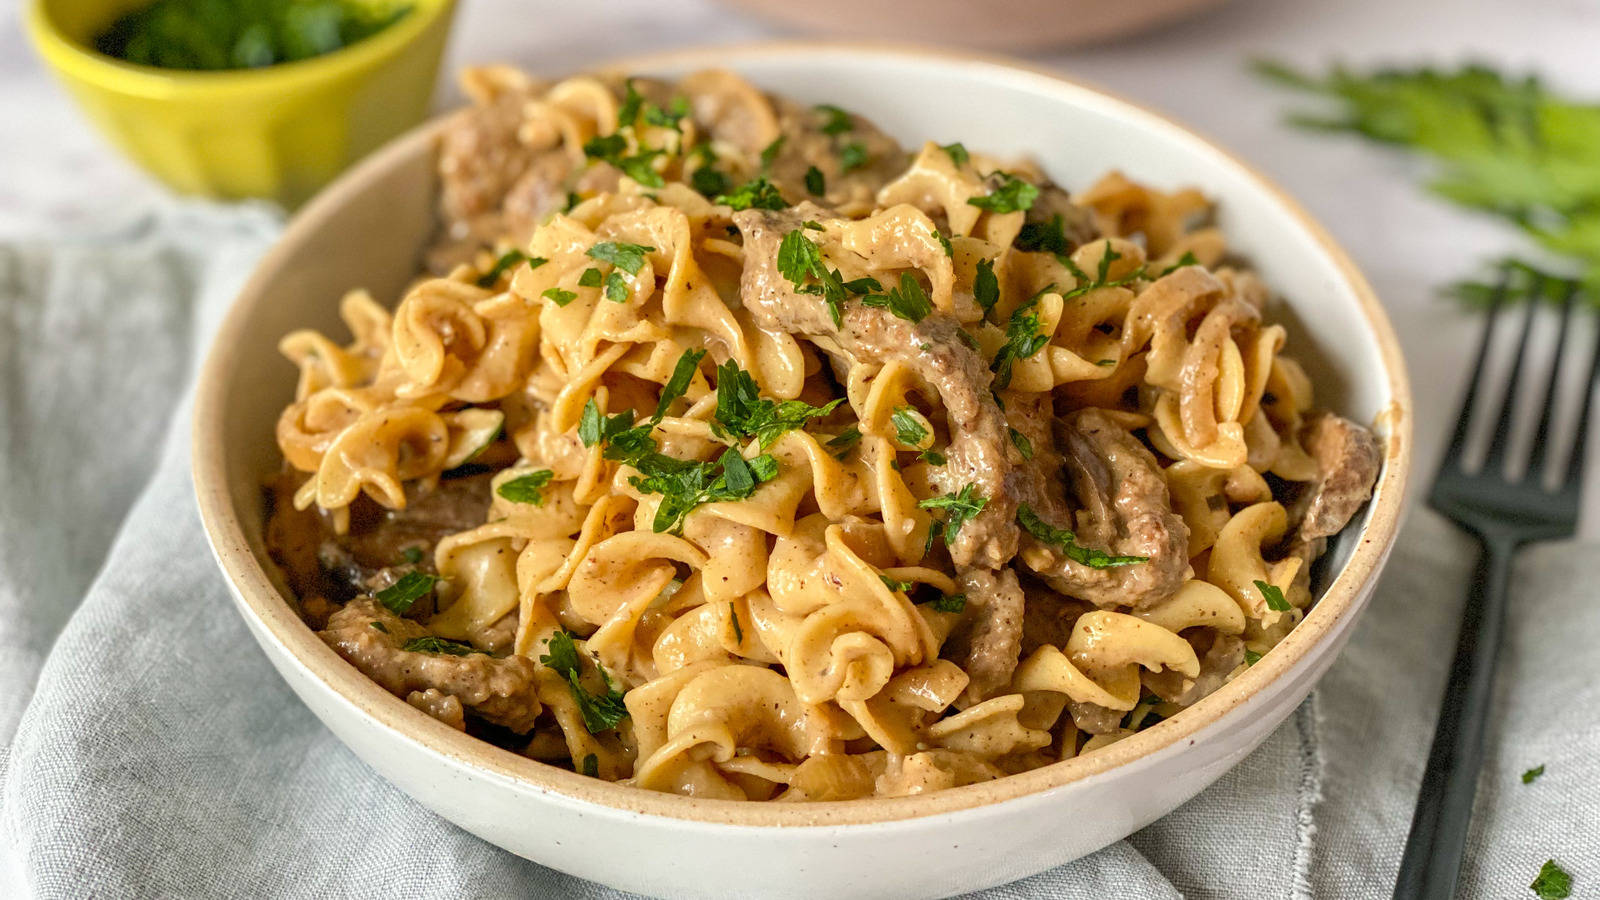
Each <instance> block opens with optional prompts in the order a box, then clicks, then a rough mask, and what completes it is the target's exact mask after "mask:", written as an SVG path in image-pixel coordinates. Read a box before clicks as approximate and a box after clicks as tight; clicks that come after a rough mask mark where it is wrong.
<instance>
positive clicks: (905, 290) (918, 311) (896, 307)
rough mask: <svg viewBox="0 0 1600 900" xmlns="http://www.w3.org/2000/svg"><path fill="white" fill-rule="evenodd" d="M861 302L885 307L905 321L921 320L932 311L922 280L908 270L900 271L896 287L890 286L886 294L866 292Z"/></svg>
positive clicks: (931, 303)
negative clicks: (898, 283)
mask: <svg viewBox="0 0 1600 900" xmlns="http://www.w3.org/2000/svg"><path fill="white" fill-rule="evenodd" d="M873 284H874V285H876V284H877V282H876V281H874V282H873ZM861 303H862V305H863V306H874V307H878V308H880V309H887V310H889V312H891V313H894V315H895V316H897V317H899V318H901V319H905V320H906V321H907V322H921V321H922V320H923V319H926V318H927V317H928V314H929V313H931V312H933V301H932V300H930V299H929V298H928V292H927V291H925V290H923V288H922V282H920V281H918V280H917V279H916V278H915V277H914V276H913V275H912V274H911V273H910V272H901V273H900V286H899V287H898V288H891V289H890V290H889V292H888V293H887V294H868V295H866V296H865V297H862V298H861Z"/></svg>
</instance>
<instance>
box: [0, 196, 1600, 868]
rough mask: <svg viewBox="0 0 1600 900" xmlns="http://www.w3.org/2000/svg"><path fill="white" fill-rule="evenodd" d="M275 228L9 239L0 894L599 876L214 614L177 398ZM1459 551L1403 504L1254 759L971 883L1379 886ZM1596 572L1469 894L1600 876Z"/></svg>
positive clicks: (1560, 589) (1453, 603)
mask: <svg viewBox="0 0 1600 900" xmlns="http://www.w3.org/2000/svg"><path fill="white" fill-rule="evenodd" d="M275 228H276V223H275V221H274V219H273V218H272V217H271V216H270V215H269V214H266V213H263V212H261V211H258V210H251V209H243V210H241V209H224V208H213V207H192V206H190V207H175V208H172V209H168V210H164V211H162V212H160V213H159V214H157V215H154V216H152V217H149V218H147V219H146V220H144V221H143V222H141V223H140V224H139V225H138V226H137V227H135V228H132V229H128V230H125V231H123V232H121V233H118V234H114V235H109V236H106V237H104V238H102V239H99V240H96V241H89V242H81V241H80V242H77V243H72V244H65V243H55V244H53V245H46V244H39V245H35V246H4V245H0V428H3V429H4V432H3V438H4V446H5V453H4V456H3V457H0V678H3V679H4V682H3V683H4V684H5V685H6V686H7V688H9V690H7V691H6V692H4V693H3V694H0V887H4V886H7V885H13V886H16V887H20V888H21V890H19V891H15V892H7V891H3V890H0V894H7V895H15V894H16V893H20V894H23V895H25V896H26V895H27V894H29V893H31V894H33V895H36V896H40V897H66V896H71V897H80V896H94V897H125V896H126V897H145V896H185V897H277V896H373V897H395V896H403V897H462V896H470V897H502V896H525V897H554V896H560V897H615V896H619V895H618V894H617V893H616V892H614V891H610V890H608V889H605V888H602V887H599V886H597V885H592V884H589V883H586V882H582V881H579V880H577V879H573V878H570V877H567V876H565V875H561V874H559V873H557V872H554V871H551V870H549V869H545V868H542V867H540V866H537V865H534V864H532V863H529V862H526V861H524V860H521V859H519V858H517V857H514V856H512V855H511V854H508V853H505V852H503V851H500V850H498V849H496V848H494V847H492V846H491V845H489V844H486V843H484V842H482V841H480V840H478V839H477V838H474V837H472V836H470V835H468V834H467V833H465V832H463V831H461V830H460V829H457V828H455V827H454V826H452V825H450V824H449V823H447V822H445V821H443V820H442V819H439V818H437V817H435V816H434V815H432V814H431V813H429V812H428V811H426V810H425V809H423V808H422V807H421V806H419V805H418V804H416V803H414V802H413V801H411V800H410V799H409V798H407V797H406V796H405V795H403V794H401V793H400V792H399V791H397V790H395V789H394V788H392V787H390V786H389V785H388V784H386V783H385V782H383V781H382V780H380V779H379V778H377V777H376V776H375V775H374V774H372V773H371V772H370V771H369V770H367V769H366V767H365V766H363V765H362V764H361V763H360V762H358V761H357V760H356V759H355V758H354V757H353V756H352V755H351V754H350V753H349V752H348V751H346V750H345V749H344V748H343V746H342V745H340V744H339V743H338V741H336V740H335V739H334V738H333V736H332V735H331V734H329V733H328V732H327V731H326V730H325V729H324V728H323V727H322V726H321V725H320V724H319V723H318V722H317V721H316V719H315V718H313V717H312V716H311V714H310V713H309V712H307V711H306V710H304V709H303V708H302V707H301V706H300V705H299V703H298V701H296V699H295V698H294V696H293V695H292V694H291V693H290V692H289V690H288V689H287V688H286V687H285V686H284V685H283V684H282V682H281V681H280V680H279V679H278V677H277V676H276V674H275V673H274V672H273V671H272V670H271V667H270V665H269V664H268V663H267V661H266V659H265V657H263V656H262V655H261V653H260V652H259V651H258V650H257V649H256V647H255V646H254V643H253V642H252V641H251V639H250V638H249V636H248V634H247V633H246V631H245V628H244V626H243V623H242V622H241V620H240V619H239V616H238V615H237V614H236V613H235V612H234V610H233V609H232V605H231V603H230V602H229V600H228V598H227V590H226V587H225V585H224V583H223V580H222V577H221V575H220V574H219V573H218V571H217V570H216V567H215V565H214V564H213V562H212V560H211V556H210V553H209V552H208V551H207V549H206V546H205V542H204V538H203V536H202V533H201V529H200V524H199V520H198V516H197V514H196V512H195V510H194V503H193V498H192V488H191V485H190V480H189V452H188V402H187V400H186V399H184V398H186V397H187V396H188V391H187V388H186V382H187V380H188V379H189V377H190V372H191V371H192V363H193V360H194V358H195V357H196V355H197V354H198V353H199V352H200V350H201V349H202V348H203V347H204V343H205V342H204V340H203V336H204V335H206V334H209V332H210V329H211V326H212V324H213V323H214V322H215V321H216V320H217V318H218V316H219V314H220V313H221V311H222V310H223V309H225V307H226V305H227V303H228V301H229V299H230V298H231V296H232V294H233V292H234V291H235V290H236V288H237V286H238V284H239V283H240V282H241V281H242V280H243V278H244V276H245V275H246V274H247V272H248V268H249V263H250V261H252V260H253V259H254V257H255V256H256V255H257V254H258V253H259V252H260V250H261V249H262V248H263V247H264V245H265V244H266V243H267V241H268V240H269V239H270V237H271V235H272V234H273V233H274V231H275ZM275 337H276V336H272V335H266V336H262V339H263V340H267V339H274V338H275ZM163 432H164V433H165V441H164V443H163V442H162V440H161V435H162V434H163ZM141 486H142V490H141ZM135 498H136V499H135ZM1470 559H1471V557H1470V545H1469V544H1468V542H1466V541H1465V540H1464V539H1462V538H1461V537H1459V536H1458V535H1456V534H1454V533H1453V531H1452V530H1451V529H1450V528H1449V526H1447V525H1445V524H1444V523H1442V522H1440V521H1439V520H1438V519H1437V518H1435V517H1433V516H1432V515H1431V514H1430V513H1426V512H1420V511H1419V512H1417V513H1415V514H1414V515H1413V518H1412V521H1411V523H1410V524H1409V525H1408V526H1407V528H1406V530H1405V532H1404V533H1403V535H1402V537H1401V543H1400V546H1399V547H1398V549H1397V550H1396V552H1395V556H1394V559H1393V561H1392V562H1391V563H1390V565H1389V569H1388V572H1387V574H1386V576H1385V578H1384V581H1383V583H1382V585H1381V586H1380V589H1379V592H1378V596H1377V597H1376V598H1375V599H1374V601H1373V604H1372V607H1371V609H1370V610H1369V611H1368V613H1367V615H1366V617H1365V618H1364V620H1363V621H1362V622H1361V624H1360V626H1359V629H1358V631H1357V633H1356V635H1355V636H1354V638H1353V640H1352V641H1351V643H1350V646H1349V647H1348V649H1346V651H1345V652H1344V654H1343V656H1342V658H1341V659H1340V661H1339V662H1338V663H1337V664H1336V665H1335V666H1334V668H1333V670H1332V671H1331V672H1330V673H1329V675H1328V676H1327V678H1326V679H1325V680H1324V681H1323V682H1322V685H1321V687H1319V689H1318V690H1317V692H1316V693H1315V694H1314V695H1313V697H1312V698H1311V699H1310V700H1308V701H1307V702H1306V703H1305V704H1304V705H1302V707H1301V708H1300V709H1299V710H1298V711H1297V712H1296V713H1295V715H1294V716H1293V717H1292V718H1291V719H1290V720H1289V721H1288V722H1286V723H1285V724H1284V726H1283V727H1282V728H1280V729H1279V730H1278V731H1277V732H1276V733H1274V734H1273V735H1272V737H1271V738H1270V739H1269V740H1268V741H1267V743H1266V744H1265V745H1263V746H1262V748H1261V749H1260V750H1259V751H1257V752H1256V753H1255V754H1253V755H1252V756H1250V757H1249V758H1248V759H1247V760H1246V761H1245V762H1244V763H1243V764H1242V765H1241V766H1239V767H1238V768H1237V769H1235V770H1234V771H1232V772H1230V773H1229V774H1228V775H1227V776H1225V777H1224V778H1223V779H1222V780H1221V781H1220V782H1218V783H1217V784H1216V785H1215V786H1214V787H1212V788H1211V789H1209V790H1207V791H1206V792H1205V793H1204V794H1202V795H1201V796H1200V797H1198V798H1196V799H1195V800H1194V801H1193V802H1191V803H1189V804H1187V805H1186V806H1184V807H1183V808H1181V809H1179V810H1178V811H1176V812H1175V813H1173V814H1172V815H1170V816H1168V817H1167V818H1165V819H1163V820H1162V821H1160V822H1158V823H1156V824H1155V825H1153V826H1151V827H1150V828H1147V829H1145V830H1144V831H1142V832H1140V833H1138V834H1136V835H1134V836H1133V837H1131V838H1129V839H1128V840H1127V841H1124V842H1121V843H1119V844H1116V845H1114V846H1112V847H1109V848H1107V849H1106V850H1103V851H1101V852H1100V853H1097V854H1095V855H1093V856H1091V857H1089V858H1087V859H1084V860H1080V861H1078V862H1076V863H1073V864H1071V865H1067V866H1063V867H1061V868H1059V869H1056V870H1054V871H1051V872H1047V873H1045V874H1042V875H1038V876H1035V877H1033V878H1030V879H1026V880H1024V881H1021V882H1017V883H1015V884H1012V885H1008V886H1005V887H1002V888H996V889H994V890H992V891H988V892H985V893H984V894H982V895H981V896H984V897H992V898H1020V897H1053V898H1078V897H1082V898H1101V897H1105V896H1111V895H1115V896H1119V897H1134V898H1172V897H1179V896H1188V897H1258V898H1275V897H1297V898H1298V897H1337V898H1342V897H1354V898H1364V897H1377V896H1387V894H1388V891H1389V888H1388V886H1389V885H1390V884H1391V883H1392V880H1393V877H1394V871H1395V867H1396V865H1397V861H1398V858H1399V852H1400V848H1401V846H1402V845H1403V843H1404V838H1405V830H1406V827H1407V824H1408V822H1409V818H1410V809H1411V804H1412V802H1413V796H1414V791H1415V790H1416V786H1417V783H1418V781H1419V780H1420V776H1421V768H1422V762H1423V759H1424V757H1425V755H1426V748H1427V742H1428V739H1429V736H1430V735H1431V732H1432V722H1433V717H1434V714H1435V708H1436V704H1437V697H1438V694H1439V691H1440V690H1441V688H1442V685H1443V681H1444V673H1445V670H1446V668H1447V666H1448V661H1449V657H1450V653H1451V649H1452V643H1453V639H1454V627H1455V626H1454V623H1455V621H1456V619H1457V616H1458V614H1459V609H1460V604H1461V600H1462V596H1463V589H1464V586H1465V584H1466V579H1467V573H1468V572H1469V571H1470V569H1471V563H1470ZM97 573H98V574H97ZM1597 575H1600V559H1597V557H1596V555H1595V552H1594V548H1593V547H1586V546H1581V545H1575V544H1566V545H1551V546H1547V547H1541V548H1538V549H1535V550H1532V551H1530V552H1528V553H1526V554H1525V555H1524V556H1523V558H1522V559H1521V561H1520V565H1519V567H1518V571H1517V578H1516V591H1517V597H1516V601H1515V602H1516V607H1515V612H1514V614H1513V617H1512V622H1511V628H1510V632H1509V639H1508V643H1507V646H1506V648H1505V652H1504V654H1503V657H1502V668H1501V680H1500V696H1499V697H1498V699H1497V703H1498V712H1497V716H1498V726H1497V728H1496V731H1495V734H1494V745H1493V747H1492V748H1491V751H1490V755H1489V761H1488V765H1487V767H1486V769H1485V773H1484V778H1483V784H1482V789H1481V791H1480V803H1479V810H1478V816H1477V828H1476V831H1475V833H1474V836H1473V846H1472V848H1471V850H1470V852H1469V854H1468V863H1467V870H1466V873H1465V876H1464V878H1465V881H1464V890H1463V895H1464V896H1470V897H1480V896H1483V897H1490V896H1492V897H1517V896H1531V894H1530V893H1529V892H1528V890H1527V885H1528V883H1529V882H1530V881H1531V880H1532V879H1533V877H1534V875H1535V873H1536V872H1537V871H1538V869H1539V866H1540V865H1541V864H1542V863H1543V862H1544V860H1545V859H1547V858H1550V857H1555V858H1556V859H1557V860H1558V861H1560V863H1561V864H1562V865H1563V866H1565V867H1566V868H1567V869H1568V870H1569V871H1571V872H1573V873H1574V875H1575V882H1574V896H1579V897H1583V896H1596V895H1597V894H1600V836H1597V826H1596V822H1597V820H1600V725H1597V724H1596V722H1595V719H1594V717H1593V715H1592V714H1591V713H1590V712H1589V711H1590V710H1592V709H1593V708H1594V707H1595V706H1596V704H1597V703H1600V687H1597V684H1600V652H1597V651H1596V650H1595V638H1596V636H1600V603H1597V602H1596V598H1595V596H1594V593H1595V592H1594V591H1593V589H1592V588H1591V584H1593V583H1594V582H1593V579H1595V578H1596V576H1597ZM91 579H92V581H91ZM1539 764H1544V765H1545V766H1546V770H1545V774H1544V776H1543V777H1542V778H1540V779H1539V780H1538V781H1536V782H1535V783H1533V784H1529V785H1524V784H1522V783H1521V781H1520V778H1519V775H1520V773H1521V772H1522V771H1524V770H1525V769H1528V768H1530V767H1533V766H1535V765H1539Z"/></svg>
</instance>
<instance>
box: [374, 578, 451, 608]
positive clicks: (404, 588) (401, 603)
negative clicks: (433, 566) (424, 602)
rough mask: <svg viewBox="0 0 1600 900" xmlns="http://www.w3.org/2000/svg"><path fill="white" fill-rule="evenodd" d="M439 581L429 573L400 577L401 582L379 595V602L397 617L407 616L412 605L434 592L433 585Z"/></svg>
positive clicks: (385, 589)
mask: <svg viewBox="0 0 1600 900" xmlns="http://www.w3.org/2000/svg"><path fill="white" fill-rule="evenodd" d="M438 580H439V579H438V577H437V576H434V575H429V574H428V573H427V572H407V573H406V574H404V575H401V576H400V580H399V581H396V582H395V583H394V584H391V585H389V586H388V587H386V588H384V589H383V590H381V591H379V592H378V593H377V595H376V596H377V598H378V602H379V603H382V604H383V605H384V606H387V607H389V610H390V611H391V612H393V613H395V614H396V615H405V612H406V610H408V609H410V608H411V604H413V603H416V602H417V601H418V600H420V599H422V596H423V595H424V594H426V593H428V592H429V591H431V590H433V585H434V583H435V582H437V581H438Z"/></svg>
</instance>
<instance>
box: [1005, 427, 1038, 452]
mask: <svg viewBox="0 0 1600 900" xmlns="http://www.w3.org/2000/svg"><path fill="white" fill-rule="evenodd" d="M1007 430H1008V431H1010V432H1011V446H1013V447H1016V448H1017V452H1018V453H1021V454H1022V458H1023V459H1033V442H1032V441H1030V440H1028V436H1027V435H1025V434H1023V433H1022V432H1020V431H1018V430H1016V429H1015V428H1010V429H1007Z"/></svg>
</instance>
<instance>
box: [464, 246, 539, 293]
mask: <svg viewBox="0 0 1600 900" xmlns="http://www.w3.org/2000/svg"><path fill="white" fill-rule="evenodd" d="M549 261H550V260H548V259H541V258H540V257H537V256H529V255H528V254H526V253H523V252H522V251H521V250H507V251H506V252H504V253H502V254H500V258H499V259H496V260H495V261H494V265H492V266H490V267H489V271H487V272H485V273H483V274H482V275H479V276H478V287H482V288H486V287H494V286H495V284H496V283H497V282H499V281H500V276H502V275H504V274H505V273H506V272H507V271H509V270H510V269H511V267H512V266H515V265H516V264H518V263H524V262H525V263H527V264H528V268H530V269H537V268H539V267H540V266H542V265H544V264H545V263H547V262H549Z"/></svg>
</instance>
